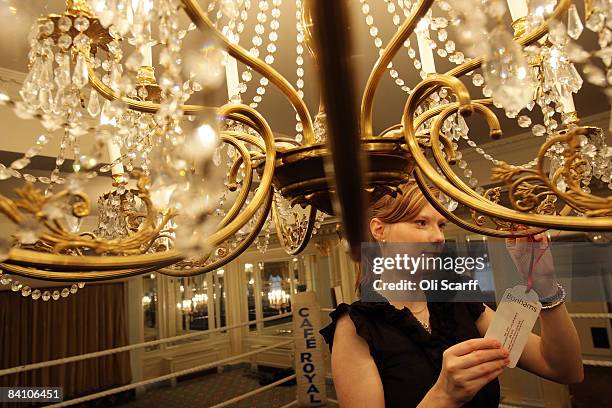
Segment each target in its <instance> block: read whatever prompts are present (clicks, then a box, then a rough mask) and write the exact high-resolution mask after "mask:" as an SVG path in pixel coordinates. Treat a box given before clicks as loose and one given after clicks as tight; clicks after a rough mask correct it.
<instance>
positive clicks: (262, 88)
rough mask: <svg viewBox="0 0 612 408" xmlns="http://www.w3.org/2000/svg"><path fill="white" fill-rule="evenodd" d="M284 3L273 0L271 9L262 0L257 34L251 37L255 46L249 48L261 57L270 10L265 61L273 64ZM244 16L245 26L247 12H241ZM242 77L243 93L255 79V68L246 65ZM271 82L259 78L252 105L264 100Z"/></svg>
mask: <svg viewBox="0 0 612 408" xmlns="http://www.w3.org/2000/svg"><path fill="white" fill-rule="evenodd" d="M281 5H282V0H272V9H270V5H269V3H268V1H267V0H261V1H259V3H258V8H259V12H258V13H257V24H256V25H255V35H253V37H252V39H251V43H252V44H253V46H252V47H251V49H250V50H249V53H250V54H251V55H252V56H254V57H259V55H260V50H259V47H261V46H262V45H263V40H262V37H263V36H265V34H266V28H265V25H264V24H265V23H266V21H267V20H268V15H267V14H266V12H267V11H268V10H270V15H271V19H270V24H269V27H270V33H269V34H268V40H269V42H268V43H267V45H266V52H267V54H266V56H265V57H264V61H265V62H266V64H269V65H273V64H274V61H275V58H274V54H275V53H276V50H277V46H276V42H277V40H278V29H279V28H280V21H279V18H280V8H279V7H280V6H281ZM243 17H244V21H243V22H242V27H244V23H245V22H246V18H247V14H246V13H244V14H242V13H241V19H242V18H243ZM241 78H242V80H243V81H244V82H242V83H241V84H240V85H239V93H240V95H243V94H244V93H245V92H247V90H248V86H247V84H248V83H249V82H250V81H251V80H252V79H253V69H252V68H251V67H249V66H246V68H245V70H244V71H243V72H242V74H241ZM268 84H269V80H268V78H266V77H261V78H260V80H259V86H258V87H257V90H256V95H254V96H253V98H252V101H251V103H250V104H249V106H250V107H252V108H253V109H256V108H257V107H258V106H259V104H260V103H261V101H262V100H263V96H264V95H265V93H266V89H267V86H268Z"/></svg>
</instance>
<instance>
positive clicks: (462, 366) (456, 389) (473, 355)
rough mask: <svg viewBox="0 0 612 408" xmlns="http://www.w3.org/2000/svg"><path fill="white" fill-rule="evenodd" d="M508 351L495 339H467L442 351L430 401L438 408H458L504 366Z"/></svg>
mask: <svg viewBox="0 0 612 408" xmlns="http://www.w3.org/2000/svg"><path fill="white" fill-rule="evenodd" d="M508 362H509V359H508V351H507V350H504V349H502V348H501V344H500V343H499V342H498V341H497V340H495V339H482V338H478V339H471V340H467V341H464V342H461V343H458V344H455V345H454V346H452V347H449V348H448V349H446V351H445V352H444V354H443V361H442V371H441V372H440V375H439V377H438V381H437V382H436V384H435V385H434V386H433V387H432V389H431V391H430V392H431V393H432V394H433V395H431V396H430V397H431V398H432V401H433V400H437V401H439V403H440V406H453V407H454V406H461V405H462V404H465V403H466V402H468V401H470V400H471V399H472V398H473V397H474V395H475V394H476V393H477V392H478V391H479V390H480V389H481V388H482V387H484V386H485V385H486V384H487V383H489V382H490V381H492V380H493V379H495V378H497V376H499V375H500V374H501V373H502V372H503V371H504V369H505V368H506V366H507V365H508Z"/></svg>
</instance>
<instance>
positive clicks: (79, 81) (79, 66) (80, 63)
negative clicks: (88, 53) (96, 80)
mask: <svg viewBox="0 0 612 408" xmlns="http://www.w3.org/2000/svg"><path fill="white" fill-rule="evenodd" d="M88 78H89V75H88V73H87V63H86V61H85V56H83V54H80V53H79V55H78V56H77V59H76V64H75V66H74V72H73V73H72V83H73V84H74V85H75V86H76V87H77V88H82V87H84V86H85V85H87V80H88Z"/></svg>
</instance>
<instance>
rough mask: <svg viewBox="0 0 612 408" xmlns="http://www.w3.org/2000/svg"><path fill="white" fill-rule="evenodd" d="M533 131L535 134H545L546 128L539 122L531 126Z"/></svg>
mask: <svg viewBox="0 0 612 408" xmlns="http://www.w3.org/2000/svg"><path fill="white" fill-rule="evenodd" d="M531 133H533V134H534V135H535V136H543V135H544V134H546V128H545V127H544V126H543V125H540V124H537V125H535V126H534V127H532V128H531Z"/></svg>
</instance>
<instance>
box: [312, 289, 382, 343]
mask: <svg viewBox="0 0 612 408" xmlns="http://www.w3.org/2000/svg"><path fill="white" fill-rule="evenodd" d="M385 308H386V307H385V305H384V304H383V303H374V302H363V301H361V300H358V301H355V302H353V303H351V304H350V305H349V304H347V303H341V304H339V305H338V307H336V309H334V310H333V311H332V312H331V313H330V314H329V317H330V318H331V322H330V323H329V324H328V325H327V326H325V327H324V328H323V329H321V330H320V331H319V333H320V334H321V336H323V339H324V340H325V342H326V343H327V344H328V345H329V349H330V351H331V350H332V347H333V342H334V335H335V333H336V330H337V329H338V323H339V322H340V324H343V323H344V322H346V323H348V322H350V323H352V325H353V326H354V327H355V333H356V334H357V335H359V336H360V337H362V338H363V339H364V340H365V341H366V342H367V343H368V345H369V346H370V350H371V352H372V351H373V347H374V342H373V338H372V331H373V327H374V325H375V324H376V322H377V321H379V320H380V316H381V313H383V312H384V310H385ZM341 320H342V322H341ZM351 331H352V330H351Z"/></svg>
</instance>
